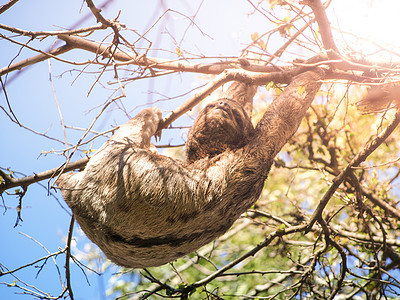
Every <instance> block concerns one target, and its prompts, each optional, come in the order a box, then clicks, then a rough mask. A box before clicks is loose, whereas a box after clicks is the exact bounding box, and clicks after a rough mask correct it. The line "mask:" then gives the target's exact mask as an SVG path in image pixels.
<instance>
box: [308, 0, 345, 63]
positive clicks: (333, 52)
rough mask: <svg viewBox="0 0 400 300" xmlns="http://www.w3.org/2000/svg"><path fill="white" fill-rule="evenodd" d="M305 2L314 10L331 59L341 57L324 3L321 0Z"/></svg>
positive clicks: (323, 41)
mask: <svg viewBox="0 0 400 300" xmlns="http://www.w3.org/2000/svg"><path fill="white" fill-rule="evenodd" d="M303 2H304V3H306V4H307V5H308V6H310V7H311V9H312V10H313V12H314V15H315V19H316V20H317V23H318V27H319V31H320V33H321V38H322V43H323V44H324V48H325V50H326V51H327V54H328V57H329V58H330V59H337V58H338V57H339V56H338V54H339V50H338V48H337V47H336V44H335V41H334V39H333V35H332V30H331V25H330V22H329V20H328V17H327V16H326V12H325V7H324V5H323V4H322V3H321V1H320V0H304V1H303Z"/></svg>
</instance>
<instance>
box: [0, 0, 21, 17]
mask: <svg viewBox="0 0 400 300" xmlns="http://www.w3.org/2000/svg"><path fill="white" fill-rule="evenodd" d="M18 1H19V0H10V1H8V2H7V3H6V4H3V5H2V6H0V15H1V14H2V13H3V12H5V11H6V10H8V9H9V8H10V7H11V6H13V5H14V4H15V3H17V2H18Z"/></svg>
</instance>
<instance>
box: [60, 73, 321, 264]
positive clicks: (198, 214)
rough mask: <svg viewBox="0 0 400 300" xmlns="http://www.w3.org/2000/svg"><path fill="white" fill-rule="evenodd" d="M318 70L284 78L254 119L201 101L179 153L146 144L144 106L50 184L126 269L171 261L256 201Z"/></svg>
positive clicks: (152, 128)
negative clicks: (78, 168) (80, 166)
mask: <svg viewBox="0 0 400 300" xmlns="http://www.w3.org/2000/svg"><path fill="white" fill-rule="evenodd" d="M322 77H323V71H321V70H320V69H316V70H314V71H308V72H305V73H302V74H300V75H298V76H296V77H294V78H293V79H292V81H291V83H290V84H289V85H288V86H287V87H286V88H285V90H284V92H283V93H282V94H281V95H280V96H279V97H277V98H276V99H275V100H274V101H273V103H272V104H271V105H270V106H269V108H268V110H267V111H266V112H265V114H264V116H263V118H262V119H261V121H260V122H259V123H258V124H257V126H256V127H255V128H253V126H252V124H251V121H250V117H249V116H248V115H247V113H246V111H245V110H244V109H243V107H242V104H241V103H240V102H237V101H235V99H220V100H217V101H216V102H213V103H211V104H209V105H207V106H206V107H205V108H204V109H203V110H202V111H201V112H200V114H199V116H198V117H197V119H196V121H195V122H194V125H193V127H192V128H191V129H190V132H189V134H188V140H187V144H186V153H187V161H186V162H183V161H180V160H176V159H172V158H170V157H166V156H163V155H160V154H158V153H156V152H154V151H153V150H152V149H151V147H150V146H151V143H150V138H151V136H152V135H154V134H155V132H156V130H157V127H158V124H159V122H160V120H161V111H160V110H159V109H158V108H155V107H153V108H147V109H144V110H143V111H141V112H140V113H139V114H138V115H137V116H136V117H134V118H133V119H131V120H130V121H129V122H127V123H126V124H124V125H122V126H121V127H120V128H119V129H118V130H117V131H116V132H115V134H114V135H113V136H112V137H111V138H110V139H109V140H108V141H107V142H106V143H105V144H104V145H103V146H102V147H101V148H100V149H99V150H98V151H97V152H96V153H95V154H94V155H93V156H92V157H91V158H90V160H89V162H88V164H87V165H86V167H85V169H84V170H83V171H82V172H79V173H67V174H63V175H61V176H60V177H59V179H58V180H57V185H58V186H59V187H60V189H61V192H62V195H63V197H64V199H65V201H66V202H67V204H68V205H69V207H70V208H71V209H72V211H73V213H74V216H75V218H76V220H77V222H78V223H79V224H80V226H81V228H82V230H83V231H84V232H85V233H86V235H87V236H88V237H89V239H90V240H92V241H93V242H94V243H95V244H97V245H98V246H99V247H100V249H101V250H102V251H103V252H104V253H105V254H106V255H107V257H108V258H109V259H110V260H112V261H113V262H115V263H116V264H118V265H121V266H125V267H132V268H144V267H151V266H159V265H162V264H165V263H168V262H171V261H173V260H175V259H177V258H179V257H181V256H183V255H185V254H188V253H190V252H192V251H195V250H196V249H198V248H200V247H201V246H203V245H205V244H207V243H209V242H211V241H213V240H214V239H215V238H217V237H218V236H220V235H221V234H223V233H224V232H225V231H226V230H228V228H229V227H230V226H231V225H232V224H233V222H234V221H235V220H236V219H238V218H239V217H240V215H241V214H242V213H243V212H245V211H246V210H247V209H248V208H249V207H250V206H251V205H252V204H254V203H255V202H256V201H257V199H258V198H259V196H260V193H261V191H262V188H263V185H264V181H265V179H266V178H267V174H268V172H269V170H270V168H271V165H272V163H273V159H274V157H275V156H276V154H277V153H278V152H279V151H280V149H281V148H282V147H283V145H284V144H285V143H286V142H287V141H288V140H289V139H290V137H291V136H292V135H293V134H294V133H295V132H296V131H297V128H298V126H299V125H300V122H301V120H302V118H303V116H304V114H305V112H306V110H307V108H308V107H309V105H310V104H311V102H312V100H313V99H314V97H315V94H316V93H317V91H318V89H319V87H320V85H321V83H320V79H322Z"/></svg>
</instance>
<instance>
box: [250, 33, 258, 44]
mask: <svg viewBox="0 0 400 300" xmlns="http://www.w3.org/2000/svg"><path fill="white" fill-rule="evenodd" d="M250 37H251V40H252V41H253V42H255V41H256V40H257V39H258V32H254V33H252V34H251V35H250Z"/></svg>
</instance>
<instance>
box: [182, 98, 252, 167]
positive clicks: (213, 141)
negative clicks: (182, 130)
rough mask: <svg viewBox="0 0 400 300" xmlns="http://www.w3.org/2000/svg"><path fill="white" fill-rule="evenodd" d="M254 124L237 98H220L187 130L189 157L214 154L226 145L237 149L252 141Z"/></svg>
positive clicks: (207, 107)
mask: <svg viewBox="0 0 400 300" xmlns="http://www.w3.org/2000/svg"><path fill="white" fill-rule="evenodd" d="M253 131H254V128H253V125H252V123H251V120H250V118H249V117H248V116H247V114H246V112H245V111H244V110H243V108H242V106H241V105H240V104H239V103H237V102H236V101H233V100H229V99H219V100H217V101H215V102H212V103H210V104H208V105H207V106H206V107H205V108H204V109H203V110H202V111H201V112H200V114H199V116H198V117H197V119H196V121H195V122H194V124H193V126H192V128H191V129H190V131H189V134H188V140H187V143H186V153H187V159H188V160H189V161H194V160H197V159H200V158H204V157H206V156H209V157H212V156H215V155H217V154H220V153H222V152H223V151H225V150H227V149H237V148H240V147H242V146H244V145H245V144H247V142H248V141H249V138H250V137H251V136H252V134H253Z"/></svg>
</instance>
